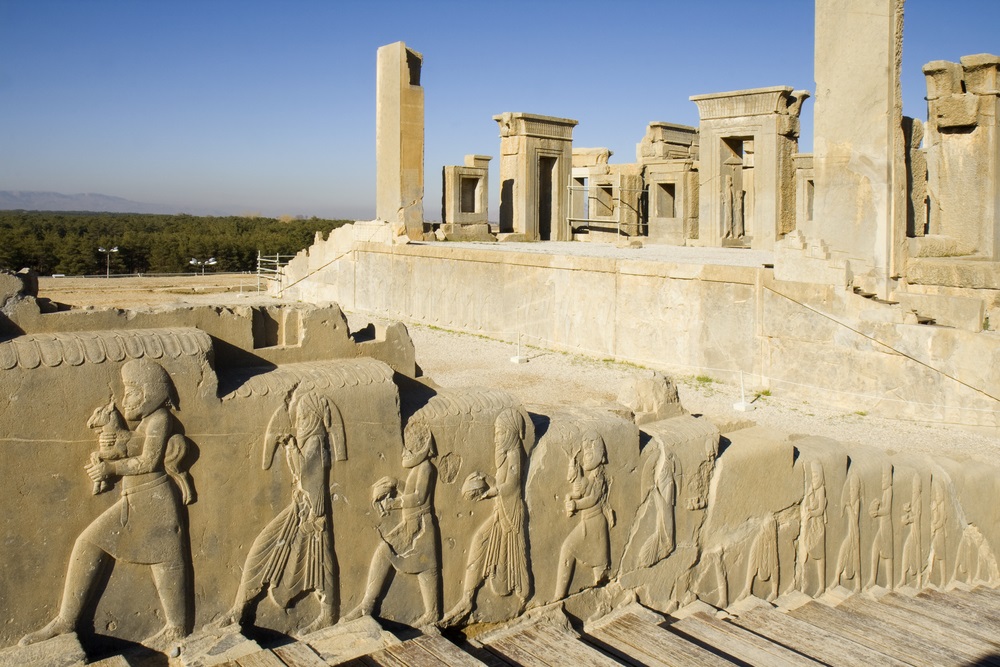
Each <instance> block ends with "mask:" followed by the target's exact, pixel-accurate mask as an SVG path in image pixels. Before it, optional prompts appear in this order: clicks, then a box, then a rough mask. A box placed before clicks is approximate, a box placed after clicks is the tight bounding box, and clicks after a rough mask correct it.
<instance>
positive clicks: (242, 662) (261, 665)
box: [236, 649, 285, 667]
mask: <svg viewBox="0 0 1000 667" xmlns="http://www.w3.org/2000/svg"><path fill="white" fill-rule="evenodd" d="M236 664H237V665H239V666H240V667H285V663H284V662H282V661H281V659H280V658H278V656H276V655H275V654H274V653H271V651H269V650H268V649H263V650H261V651H257V652H256V653H251V654H249V655H243V656H240V657H239V658H236Z"/></svg>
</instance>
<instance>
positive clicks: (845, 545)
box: [836, 472, 861, 591]
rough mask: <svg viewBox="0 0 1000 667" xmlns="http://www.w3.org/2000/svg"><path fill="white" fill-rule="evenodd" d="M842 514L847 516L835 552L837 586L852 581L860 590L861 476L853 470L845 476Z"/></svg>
mask: <svg viewBox="0 0 1000 667" xmlns="http://www.w3.org/2000/svg"><path fill="white" fill-rule="evenodd" d="M841 502H842V504H843V512H842V513H843V515H844V516H845V517H846V518H847V534H846V535H844V541H843V542H841V544H840V551H839V552H838V553H837V574H836V581H837V585H838V586H843V585H844V580H845V579H847V580H848V581H852V582H854V583H853V584H852V587H853V588H854V590H855V591H860V590H861V532H860V531H861V478H860V477H858V476H857V475H856V474H854V473H853V472H852V473H851V474H850V475H848V477H847V484H846V485H845V486H844V497H843V499H842V501H841Z"/></svg>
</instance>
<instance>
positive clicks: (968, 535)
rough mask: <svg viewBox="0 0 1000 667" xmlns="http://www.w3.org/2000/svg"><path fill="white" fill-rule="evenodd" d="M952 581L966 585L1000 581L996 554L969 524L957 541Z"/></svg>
mask: <svg viewBox="0 0 1000 667" xmlns="http://www.w3.org/2000/svg"><path fill="white" fill-rule="evenodd" d="M953 579H954V580H956V581H962V582H965V583H967V584H977V583H980V582H995V581H997V579H1000V565H998V563H997V558H996V554H994V552H993V549H992V547H990V543H989V542H987V541H986V538H985V537H984V536H983V534H982V532H981V531H980V530H979V528H978V527H977V526H975V525H973V524H971V523H970V524H967V525H966V526H965V529H964V530H963V531H962V536H961V537H960V538H959V541H958V549H957V551H956V555H955V573H954V575H953Z"/></svg>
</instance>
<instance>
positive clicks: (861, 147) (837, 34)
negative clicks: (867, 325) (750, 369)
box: [804, 0, 907, 298]
mask: <svg viewBox="0 0 1000 667" xmlns="http://www.w3.org/2000/svg"><path fill="white" fill-rule="evenodd" d="M902 40H903V0H816V108H815V140H814V152H813V168H814V170H815V183H816V192H815V195H816V198H815V204H814V213H815V215H814V217H813V221H812V224H811V225H810V226H809V228H807V229H806V230H804V231H805V233H806V235H807V236H809V237H811V238H816V239H820V240H822V241H825V242H826V244H827V245H828V247H829V249H830V252H831V254H832V256H833V258H836V259H842V260H846V261H847V262H849V263H850V272H851V273H852V274H853V275H854V276H855V284H857V283H858V281H859V279H860V281H862V282H864V283H865V286H867V287H868V288H870V289H872V291H873V292H875V293H877V294H878V295H879V296H881V297H883V298H887V297H888V296H889V294H888V293H889V291H891V289H892V286H893V284H894V283H895V278H897V277H898V276H899V275H901V273H902V271H903V269H904V266H905V261H906V257H905V250H906V209H907V201H906V162H905V141H904V137H903V127H902V101H901V94H900V84H899V67H900V58H901V52H902Z"/></svg>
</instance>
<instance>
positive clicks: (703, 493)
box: [685, 437, 719, 510]
mask: <svg viewBox="0 0 1000 667" xmlns="http://www.w3.org/2000/svg"><path fill="white" fill-rule="evenodd" d="M718 456H719V439H718V437H716V438H708V439H706V440H705V458H704V459H702V460H701V462H700V463H699V464H698V469H697V470H696V471H694V474H692V475H691V476H690V478H689V479H688V482H687V494H688V498H687V502H686V503H685V506H686V507H687V509H689V510H703V509H705V508H706V507H708V488H709V486H710V485H711V482H712V473H713V472H715V460H716V459H717V458H718Z"/></svg>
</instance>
